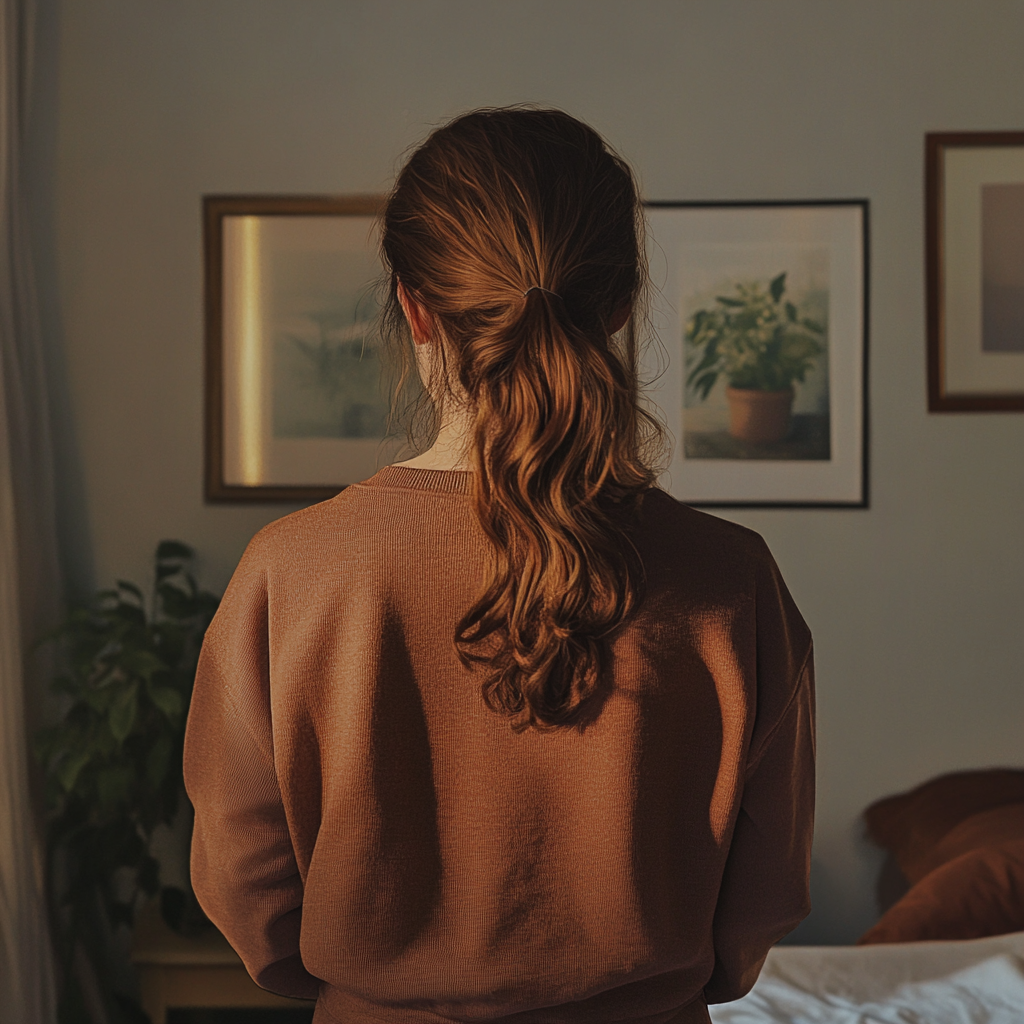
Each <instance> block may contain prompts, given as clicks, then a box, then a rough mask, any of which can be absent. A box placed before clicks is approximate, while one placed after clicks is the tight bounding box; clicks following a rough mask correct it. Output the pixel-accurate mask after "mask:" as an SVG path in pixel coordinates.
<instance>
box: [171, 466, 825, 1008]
mask: <svg viewBox="0 0 1024 1024" xmlns="http://www.w3.org/2000/svg"><path fill="white" fill-rule="evenodd" d="M471 484H472V474H470V473H464V472H435V471H428V470H421V469H412V468H405V467H401V466H392V467H387V468H385V469H383V470H381V471H380V472H378V473H377V474H376V475H375V476H374V477H372V478H371V479H370V480H368V481H366V482H364V483H363V484H360V485H357V486H353V487H350V488H348V489H347V490H346V491H344V492H343V493H342V494H341V495H339V496H338V497H337V498H335V499H333V500H331V501H329V502H324V503H322V504H320V505H316V506H314V507H312V508H310V509H307V510H304V511H302V512H299V513H296V514H294V515H292V516H288V517H286V518H285V519H282V520H279V521H278V522H276V523H274V524H271V526H269V527H267V528H266V529H265V530H263V531H262V532H261V533H260V534H259V535H258V536H257V537H256V538H255V539H254V541H253V542H252V544H251V545H250V547H249V549H248V550H247V552H246V555H245V556H244V558H243V560H242V563H241V565H240V566H239V569H238V571H237V572H236V574H235V577H234V578H233V580H232V582H231V585H230V587H229V589H228V592H227V593H226V595H225V598H224V602H223V604H222V607H221V610H220V612H219V613H218V616H217V619H216V620H215V622H214V624H213V626H211V629H210V633H209V634H208V638H207V641H206V644H205V645H204V650H203V657H202V661H201V665H200V671H199V677H198V679H197V684H196V690H195V696H194V698H193V707H192V711H191V714H190V721H189V736H188V745H187V750H186V777H187V781H188V783H189V793H190V795H191V796H192V798H193V801H194V802H195V803H196V807H197V818H196V832H195V838H194V840H193V862H192V866H193V882H194V885H195V887H196V891H197V894H198V895H199V896H200V899H201V901H202V902H203V905H204V907H205V908H206V909H207V911H208V913H209V914H210V915H211V917H212V918H213V919H214V920H215V921H216V922H217V924H218V925H219V926H220V927H221V928H222V930H223V931H224V932H225V934H226V935H227V936H228V938H229V939H230V940H231V941H232V943H233V944H235V945H236V948H237V949H239V951H240V952H241V954H242V956H243V959H245V961H246V964H247V966H248V967H249V969H250V971H251V972H252V973H253V976H254V977H256V979H257V980H258V981H259V982H260V983H261V984H263V985H265V986H266V987H268V988H271V989H274V990H276V991H281V992H286V993H290V994H294V995H306V996H310V995H316V994H319V996H320V1003H319V1004H318V1011H317V1012H318V1016H317V1019H318V1020H319V1019H321V1018H322V1019H323V1020H324V1021H330V1020H337V1021H343V1022H349V1021H356V1020H359V1021H364V1020H365V1021H373V1020H380V1021H395V1022H406V1021H408V1022H413V1021H415V1022H421V1021H422V1022H426V1021H432V1022H441V1021H446V1020H463V1021H464V1020H506V1019H507V1020H515V1021H523V1022H526V1021H531V1022H540V1021H551V1022H555V1021H586V1022H588V1024H600V1022H605V1021H609V1022H610V1021H619V1022H625V1021H649V1022H650V1024H655V1022H657V1024H660V1022H668V1021H673V1020H678V1021H688V1020H706V1019H707V1018H706V1010H705V1009H704V1000H705V998H707V999H708V1000H710V1001H722V1000H726V999H731V998H736V997H737V996H739V995H741V994H742V993H743V992H744V991H746V989H747V988H749V986H750V984H752V983H753V980H754V978H755V977H756V973H757V971H758V969H759V968H760V964H761V961H762V960H763V957H764V955H765V953H766V952H767V949H768V948H769V946H770V945H771V944H772V943H774V942H775V941H777V940H778V939H779V938H780V937H781V936H782V935H784V934H785V933H786V932H788V931H789V930H790V929H791V928H792V927H794V926H795V925H796V924H797V923H798V922H799V921H800V920H801V919H802V918H803V917H804V916H805V915H806V913H807V910H808V902H807V868H808V856H809V846H810V832H811V810H812V804H813V721H812V719H813V679H812V668H811V649H810V636H809V633H808V631H807V628H806V626H805V624H804V622H803V620H802V619H801V617H800V615H799V612H798V611H797V610H796V608H795V606H794V605H793V602H792V600H791V598H790V597H789V594H788V592H787V591H786V589H785V586H784V584H783V583H782V580H781V578H780V576H779V574H778V570H777V569H776V567H775V564H774V562H773V560H772V558H771V556H770V554H769V553H768V551H767V548H766V547H765V545H764V543H763V542H762V541H761V539H760V538H759V537H758V536H757V535H756V534H753V533H751V532H750V531H748V530H745V529H743V528H742V527H739V526H735V525H733V524H731V523H727V522H725V521H722V520H719V519H716V518H714V517H711V516H707V515H704V514H702V513H699V512H695V511H693V510H692V509H688V508H686V507H685V506H682V505H681V504H679V503H678V502H676V501H675V500H674V499H672V498H671V497H669V496H668V495H667V494H665V493H664V492H663V491H660V490H658V489H656V488H653V489H649V490H647V491H645V492H644V494H643V497H642V501H641V503H640V505H639V509H638V513H637V518H636V520H635V523H634V525H633V526H632V528H631V530H630V539H631V540H632V542H633V543H634V544H635V546H636V551H637V553H638V555H639V560H640V564H641V565H642V568H643V571H644V574H645V577H646V590H645V598H644V602H643V604H642V605H641V607H640V608H639V610H638V612H637V613H636V615H635V617H633V618H632V619H631V620H630V621H628V622H627V623H625V624H623V625H622V626H621V627H620V628H619V629H618V631H617V632H615V633H614V635H612V636H611V637H609V651H610V659H609V663H608V671H607V672H606V673H605V675H604V676H603V678H602V680H601V682H600V684H599V685H598V687H597V689H596V690H595V692H594V693H593V695H592V697H591V699H590V701H589V702H588V706H587V708H586V713H585V714H584V715H583V716H582V717H581V718H580V720H579V721H578V722H576V723H575V724H574V725H573V726H572V727H568V728H558V729H550V730H537V729H526V730H523V731H519V732H516V731H514V730H512V729H511V728H510V727H509V722H508V719H507V718H506V717H503V716H502V715H499V714H496V713H495V712H494V711H493V710H492V709H490V708H488V707H487V706H486V704H485V703H484V702H483V701H482V700H481V699H480V690H479V686H480V684H479V677H478V675H477V674H476V673H474V672H472V671H471V670H469V669H467V668H466V666H464V665H463V664H462V663H461V662H460V659H459V658H458V656H457V652H456V651H455V650H454V648H453V645H452V644H451V637H452V634H453V631H454V630H455V628H456V625H457V623H458V622H459V620H460V618H461V617H462V616H463V615H464V613H465V610H466V608H467V607H468V606H469V605H470V604H472V602H473V600H474V599H476V598H477V596H478V595H479V592H480V588H481V586H482V585H483V584H484V583H485V582H486V579H487V574H488V572H489V564H490V559H491V557H492V552H491V546H490V543H489V541H488V538H487V536H486V534H485V532H484V530H483V529H482V528H481V525H480V523H479V522H478V520H477V516H476V513H475V510H474V505H473V501H472V494H471ZM300 922H301V924H300ZM300 951H301V956H300V955H299V952H300ZM319 981H322V982H324V985H323V986H322V987H321V986H320V985H319ZM705 988H706V993H705V992H704V990H705Z"/></svg>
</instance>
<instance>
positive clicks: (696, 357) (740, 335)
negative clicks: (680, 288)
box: [686, 273, 825, 443]
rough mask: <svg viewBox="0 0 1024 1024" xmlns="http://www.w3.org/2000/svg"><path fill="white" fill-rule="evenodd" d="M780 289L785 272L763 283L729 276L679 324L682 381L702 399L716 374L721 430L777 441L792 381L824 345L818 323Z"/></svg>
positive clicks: (786, 421)
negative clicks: (728, 290) (723, 418)
mask: <svg viewBox="0 0 1024 1024" xmlns="http://www.w3.org/2000/svg"><path fill="white" fill-rule="evenodd" d="M785 294H786V274H785V273H781V274H778V275H777V276H776V277H774V278H772V279H771V281H770V282H769V284H768V287H767V289H766V288H765V287H764V286H763V285H762V284H761V283H760V282H757V281H754V282H748V283H742V282H740V283H737V284H736V289H735V294H734V295H719V296H717V297H716V298H715V304H714V305H713V306H712V307H711V308H710V309H699V310H697V312H696V313H694V314H693V316H691V317H690V319H689V321H688V323H687V325H686V341H687V343H688V346H689V351H690V353H691V354H690V357H689V361H690V364H691V365H690V370H689V373H688V374H687V378H686V383H687V386H688V387H689V388H691V389H692V390H693V391H694V392H695V393H696V394H697V395H698V396H699V397H700V400H701V401H704V400H705V399H706V398H707V397H708V394H709V393H710V392H711V389H712V388H713V387H714V386H715V384H716V383H717V381H718V378H719V376H720V375H722V374H724V375H725V378H726V380H727V381H728V385H727V387H726V389H725V394H726V399H727V400H728V403H729V433H730V434H731V435H732V436H733V437H735V438H738V439H739V440H741V441H753V442H760V443H767V442H772V441H781V440H782V439H783V438H784V437H785V436H786V435H787V434H788V432H789V427H790V419H791V415H792V410H793V397H794V391H793V384H794V382H799V383H802V382H803V380H804V377H805V376H806V374H807V371H808V370H809V369H810V368H811V367H812V366H813V365H814V363H815V361H816V360H817V358H818V356H820V355H821V353H822V352H823V351H824V350H825V347H824V345H823V343H822V339H823V338H824V335H825V328H824V326H823V325H822V324H819V323H818V322H817V321H815V320H812V319H811V318H810V317H807V316H804V315H802V314H801V311H800V310H799V309H798V308H797V307H796V306H795V305H794V304H793V303H792V302H790V301H789V300H787V299H786V298H785Z"/></svg>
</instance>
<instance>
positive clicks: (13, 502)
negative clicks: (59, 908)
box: [0, 0, 59, 1024]
mask: <svg viewBox="0 0 1024 1024" xmlns="http://www.w3.org/2000/svg"><path fill="white" fill-rule="evenodd" d="M33 14H34V12H33V9H32V0H0V1021H2V1022H4V1024H52V1022H53V1021H54V1020H55V1019H56V1012H55V1002H56V999H55V983H54V972H53V958H52V951H51V946H50V940H49V933H48V928H47V918H46V904H45V898H44V880H43V874H44V871H43V863H44V858H43V850H42V835H41V822H40V814H39V813H38V807H37V806H36V807H34V805H33V801H32V797H31V795H30V772H29V760H28V733H29V730H30V729H31V728H32V726H33V725H35V724H36V722H35V721H34V720H33V719H34V717H35V716H34V714H33V710H34V708H35V707H37V706H40V705H41V702H40V701H38V700H36V699H32V700H26V693H27V688H28V687H32V689H31V690H28V693H29V694H32V695H35V696H38V688H39V687H40V686H41V685H42V680H41V679H40V678H39V677H38V673H33V672H32V670H31V665H32V663H33V662H32V659H31V657H30V656H29V655H30V650H31V644H32V641H33V640H34V639H36V638H37V637H38V636H39V635H40V632H41V630H42V629H43V628H46V627H47V626H52V625H53V622H52V618H53V615H54V613H55V610H56V608H57V607H59V602H58V591H57V588H58V580H59V575H58V572H57V569H56V564H57V555H56V531H55V530H54V512H53V507H54V506H53V474H52V449H51V443H50V431H49V412H48V406H47V401H46V393H47V389H46V373H45V361H44V355H43V349H42V344H41V338H40V332H39V320H38V316H37V307H36V299H35V290H34V287H33V272H32V260H31V252H30V246H29V239H28V232H27V228H28V225H27V217H26V210H25V200H24V192H23V184H24V183H23V180H22V170H21V169H22V166H23V162H24V155H23V143H24V140H25V137H26V121H27V114H28V99H29V97H28V92H29V90H28V84H29V82H30V80H31V74H32V68H31V55H32V47H33V33H32V27H33Z"/></svg>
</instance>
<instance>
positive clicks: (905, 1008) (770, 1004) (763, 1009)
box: [709, 932, 1024, 1024]
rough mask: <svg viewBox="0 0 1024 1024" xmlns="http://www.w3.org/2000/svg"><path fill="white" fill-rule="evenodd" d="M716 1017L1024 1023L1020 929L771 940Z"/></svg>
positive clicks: (729, 1021)
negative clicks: (822, 941)
mask: <svg viewBox="0 0 1024 1024" xmlns="http://www.w3.org/2000/svg"><path fill="white" fill-rule="evenodd" d="M709 1010H710V1013H711V1020H712V1021H713V1022H714V1024H1022V1022H1024V932H1015V933H1012V934H1010V935H997V936H991V937H988V938H983V939H965V940H960V941H956V940H946V941H942V940H937V941H928V942H901V943H886V944H877V945H865V946H777V947H776V948H775V949H773V950H772V951H771V952H770V953H769V954H768V959H767V961H766V962H765V965H764V969H763V970H762V971H761V976H760V977H759V978H758V980H757V984H756V985H754V988H753V989H752V990H751V992H750V994H749V995H747V996H745V997H744V998H743V999H738V1000H737V1001H736V1002H734V1003H723V1004H722V1005H720V1006H712V1007H709Z"/></svg>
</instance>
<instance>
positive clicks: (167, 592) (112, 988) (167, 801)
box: [34, 540, 218, 1024]
mask: <svg viewBox="0 0 1024 1024" xmlns="http://www.w3.org/2000/svg"><path fill="white" fill-rule="evenodd" d="M192 556H193V551H192V549H191V548H189V547H187V546H186V545H185V544H182V543H180V542H178V541H172V540H165V541H162V542H161V543H160V544H159V546H158V547H157V550H156V567H155V568H156V571H155V582H154V587H153V593H152V597H151V599H150V601H149V608H148V611H147V602H146V600H145V598H144V596H143V594H142V591H141V590H140V589H139V588H138V587H137V586H135V585H134V584H133V583H127V582H125V581H124V580H119V581H118V582H117V586H116V588H115V589H113V590H104V591H101V592H100V593H98V594H97V595H96V596H95V597H94V598H93V600H92V601H91V602H90V603H89V604H88V605H86V606H84V607H80V608H77V609H75V610H74V611H72V612H71V614H70V616H69V618H68V619H67V621H66V622H65V623H64V624H63V625H61V626H60V627H59V628H58V629H57V630H55V631H54V632H53V633H52V634H51V635H50V636H49V637H47V638H44V639H46V640H50V641H56V643H57V644H58V647H59V654H60V662H61V664H62V668H63V671H62V672H61V674H59V675H58V676H57V677H56V678H55V680H54V683H53V686H54V689H55V690H57V691H59V692H60V693H62V694H65V695H66V696H67V697H68V698H70V704H69V706H68V708H67V711H66V712H65V714H64V717H63V719H62V720H61V721H60V722H58V723H57V724H55V725H52V726H49V727H48V728H45V729H42V730H40V732H39V733H38V734H37V735H36V737H35V744H34V748H35V754H36V757H37V758H38V760H39V761H40V762H41V764H42V765H43V767H44V771H45V776H46V803H47V836H46V846H47V883H48V886H47V888H48V891H49V894H50V903H51V915H52V925H53V933H54V941H55V945H56V947H57V952H58V958H59V967H60V975H61V993H60V1001H59V1009H58V1015H59V1019H60V1021H61V1024H79V1022H87V1021H89V1020H90V1019H91V1017H90V1012H89V1002H90V996H89V993H88V992H87V991H86V990H87V989H88V990H91V992H92V997H91V998H92V1001H93V1003H95V1001H96V998H97V995H98V998H99V1000H100V1002H101V1004H102V1008H103V1011H104V1012H105V1014H106V1016H107V1017H108V1019H109V1020H110V1021H111V1022H112V1024H122V1022H124V1024H128V1022H136V1021H140V1022H141V1021H146V1020H148V1017H147V1016H146V1015H145V1013H143V1011H142V1010H141V1008H140V1007H139V1006H138V1003H137V1002H136V1001H135V999H134V998H133V997H132V994H131V991H130V988H131V969H130V966H129V965H128V964H127V962H126V958H125V954H124V950H123V949H121V950H120V951H119V948H118V943H117V941H116V936H117V933H118V930H119V928H120V927H121V926H128V928H131V926H132V924H133V923H134V915H135V910H136V907H137V904H138V903H139V900H140V898H141V897H142V896H148V897H155V896H157V895H158V894H159V895H160V896H161V909H162V912H163V915H164V918H165V919H166V920H167V922H168V923H169V924H170V925H171V926H172V927H175V928H177V929H178V930H179V931H188V930H190V929H196V928H198V927H200V926H201V925H202V923H203V921H204V920H205V919H204V917H203V915H202V911H201V910H200V909H199V907H198V904H196V902H195V897H194V895H193V894H192V893H191V892H183V891H182V890H180V889H175V888H171V887H167V886H165V887H163V888H162V889H161V886H160V877H159V863H158V861H157V860H156V858H155V857H153V855H152V853H151V852H150V845H151V841H152V837H153V832H154V830H155V828H156V827H157V825H159V824H161V823H163V824H166V825H170V824H171V823H172V822H173V821H174V819H175V815H176V813H177V810H178V806H179V802H180V800H181V797H182V795H183V792H184V783H183V779H182V747H183V742H184V733H185V719H186V715H187V711H188V705H189V698H190V696H191V692H192V682H193V679H194V676H195V670H196V662H197V660H198V655H199V648H200V645H201V643H202V639H203V635H204V633H205V631H206V627H207V625H208V624H209V622H210V619H211V618H212V617H213V613H214V611H215V610H216V608H217V603H218V599H217V598H216V597H215V596H214V595H213V594H211V593H208V592H207V591H204V590H201V589H199V587H198V586H197V585H196V582H195V580H194V578H193V577H192V574H191V573H190V572H189V563H190V560H191V559H192ZM122 945H123V944H122ZM83 963H85V965H86V966H85V974H86V975H87V977H86V978H85V979H83V966H82V965H83Z"/></svg>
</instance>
